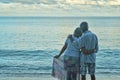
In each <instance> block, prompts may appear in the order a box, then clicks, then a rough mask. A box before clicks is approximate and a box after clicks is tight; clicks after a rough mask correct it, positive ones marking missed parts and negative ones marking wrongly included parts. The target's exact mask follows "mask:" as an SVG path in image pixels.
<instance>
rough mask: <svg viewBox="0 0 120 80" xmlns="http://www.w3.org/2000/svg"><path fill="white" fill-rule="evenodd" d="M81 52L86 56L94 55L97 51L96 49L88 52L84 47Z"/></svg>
mask: <svg viewBox="0 0 120 80" xmlns="http://www.w3.org/2000/svg"><path fill="white" fill-rule="evenodd" d="M81 51H82V52H83V53H84V54H86V55H89V54H91V53H94V52H95V51H96V49H91V50H86V49H85V47H82V48H81Z"/></svg>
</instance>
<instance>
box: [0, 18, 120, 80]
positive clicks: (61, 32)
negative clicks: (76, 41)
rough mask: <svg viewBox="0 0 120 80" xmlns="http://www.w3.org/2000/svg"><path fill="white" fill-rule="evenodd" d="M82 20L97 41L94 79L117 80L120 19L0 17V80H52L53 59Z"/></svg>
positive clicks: (119, 71) (118, 73)
mask: <svg viewBox="0 0 120 80" xmlns="http://www.w3.org/2000/svg"><path fill="white" fill-rule="evenodd" d="M83 20H85V21H87V22H88V23H89V27H90V28H89V29H90V31H92V32H94V33H95V34H96V35H97V36H98V40H99V51H98V53H97V54H96V77H97V78H96V79H97V80H120V76H119V75H120V57H119V56H120V44H119V43H120V37H119V36H120V23H119V21H120V17H0V37H1V39H0V61H1V62H0V80H55V79H54V78H53V77H52V76H51V75H50V74H51V72H52V64H53V57H54V56H55V55H57V54H58V53H59V52H60V50H61V48H62V46H63V45H64V42H65V40H66V37H67V36H68V34H72V33H73V31H74V29H75V28H76V27H78V26H79V24H80V22H81V21H83ZM103 23H105V24H103ZM116 74H117V75H116ZM87 77H88V78H89V76H87ZM89 80H90V79H89Z"/></svg>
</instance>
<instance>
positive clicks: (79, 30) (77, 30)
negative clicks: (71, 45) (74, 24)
mask: <svg viewBox="0 0 120 80" xmlns="http://www.w3.org/2000/svg"><path fill="white" fill-rule="evenodd" d="M81 35H82V30H81V29H80V28H79V27H78V28H76V29H75V30H74V36H75V37H80V36H81Z"/></svg>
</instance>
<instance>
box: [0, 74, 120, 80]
mask: <svg viewBox="0 0 120 80" xmlns="http://www.w3.org/2000/svg"><path fill="white" fill-rule="evenodd" d="M0 80H58V79H55V78H53V77H52V76H50V75H47V76H46V75H42V76H37V77H36V76H35V77H34V76H32V77H28V76H27V77H13V76H11V77H10V76H9V77H1V76H0ZM87 80H90V77H89V76H88V75H87ZM96 80H120V76H119V75H107V74H106V75H99V74H98V75H96Z"/></svg>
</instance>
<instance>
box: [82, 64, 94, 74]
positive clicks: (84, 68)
mask: <svg viewBox="0 0 120 80" xmlns="http://www.w3.org/2000/svg"><path fill="white" fill-rule="evenodd" d="M87 71H88V74H90V75H93V74H95V63H84V64H83V65H81V67H80V73H81V75H86V74H87Z"/></svg>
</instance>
